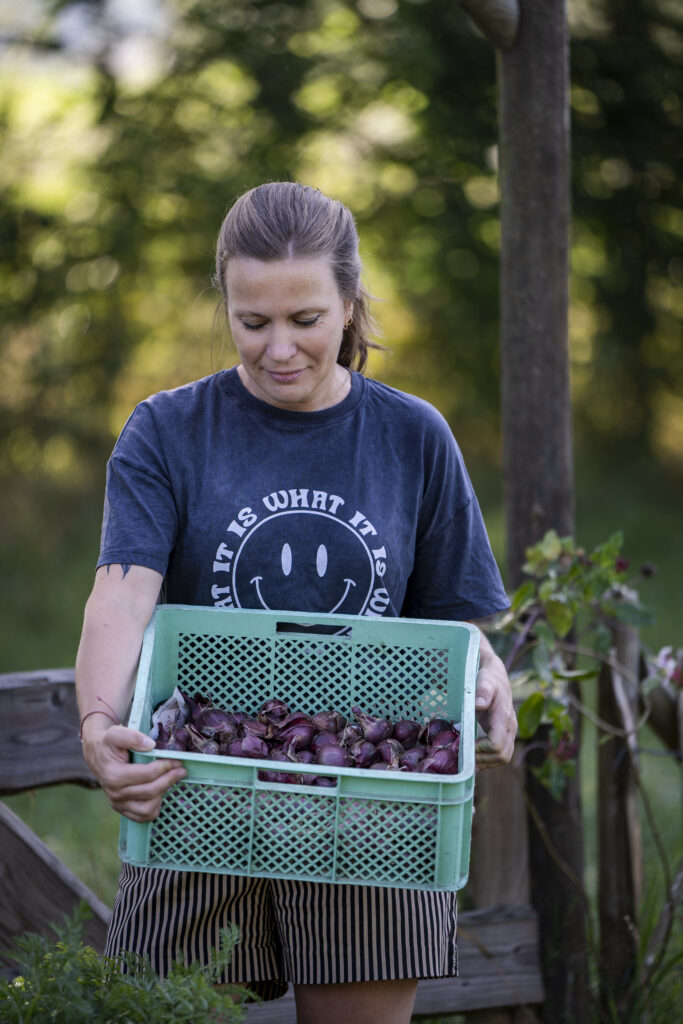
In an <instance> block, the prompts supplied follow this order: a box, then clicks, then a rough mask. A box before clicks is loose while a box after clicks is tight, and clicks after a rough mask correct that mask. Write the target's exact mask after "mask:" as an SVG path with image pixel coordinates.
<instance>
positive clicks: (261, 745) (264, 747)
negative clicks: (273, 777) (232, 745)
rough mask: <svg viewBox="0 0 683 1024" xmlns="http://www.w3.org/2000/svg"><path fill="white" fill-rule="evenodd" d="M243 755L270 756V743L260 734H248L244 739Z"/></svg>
mask: <svg viewBox="0 0 683 1024" xmlns="http://www.w3.org/2000/svg"><path fill="white" fill-rule="evenodd" d="M242 757H261V758H266V757H268V744H267V743H266V741H265V740H262V739H261V738H260V736H251V735H249V734H247V735H246V736H245V737H244V739H243V740H242Z"/></svg>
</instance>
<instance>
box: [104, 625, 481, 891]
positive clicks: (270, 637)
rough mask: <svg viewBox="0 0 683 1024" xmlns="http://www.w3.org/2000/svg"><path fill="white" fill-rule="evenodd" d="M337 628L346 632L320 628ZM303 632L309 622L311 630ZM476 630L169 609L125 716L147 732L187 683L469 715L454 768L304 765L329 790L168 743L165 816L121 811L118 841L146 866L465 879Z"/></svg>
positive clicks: (371, 707) (259, 698) (305, 702)
mask: <svg viewBox="0 0 683 1024" xmlns="http://www.w3.org/2000/svg"><path fill="white" fill-rule="evenodd" d="M316 626H318V627H319V628H320V630H322V629H325V630H328V631H329V629H330V627H335V628H336V629H338V630H341V629H345V630H347V632H346V635H330V633H329V632H326V633H324V634H323V633H321V632H312V631H311V630H314V629H315V627H316ZM306 630H309V632H307V631H306ZM478 662H479V632H478V630H477V628H476V627H475V626H472V625H470V624H469V623H459V622H441V621H433V620H426V619H370V618H367V619H366V618H361V617H356V616H343V615H326V616H324V626H323V625H321V616H320V615H311V614H304V613H301V612H296V613H291V612H265V611H246V610H239V611H225V610H221V609H215V608H202V607H190V606H183V605H163V606H160V607H159V608H158V609H157V610H156V612H155V614H154V616H153V618H152V621H151V622H150V624H149V626H148V627H147V631H146V633H145V638H144V642H143V648H142V654H141V659H140V666H139V672H138V678H137V684H136V689H135V696H134V700H133V705H132V709H131V714H130V719H129V723H128V724H129V725H130V726H131V727H132V728H135V729H140V730H141V731H142V732H145V733H146V732H149V729H150V725H151V715H152V710H153V709H154V707H155V706H156V705H157V704H158V703H159V702H160V701H162V700H164V699H166V698H167V697H168V696H170V694H171V693H172V692H173V689H174V687H175V686H176V685H178V686H179V687H180V688H181V690H183V691H184V692H189V693H190V694H194V693H195V692H197V691H200V692H201V693H203V694H205V695H206V696H209V697H211V698H212V700H213V702H214V703H215V704H216V705H217V706H220V707H223V708H226V709H228V710H231V709H234V710H236V709H239V710H243V711H248V712H250V713H251V714H255V713H256V712H257V711H258V709H259V708H260V707H261V705H262V704H263V703H264V702H265V701H266V700H268V699H269V698H271V697H279V698H281V699H282V700H284V701H285V702H286V703H287V704H288V705H289V706H290V708H291V709H292V710H298V711H305V712H307V713H310V714H314V713H315V712H317V711H321V710H331V709H334V710H337V711H340V712H341V713H342V714H344V715H347V716H351V708H352V707H353V706H354V705H359V706H360V707H361V708H362V709H363V710H364V711H367V712H368V713H369V714H372V715H375V716H380V715H381V716H387V717H389V718H390V719H392V720H394V721H396V720H398V719H401V718H412V719H415V720H422V721H425V720H427V719H428V718H431V717H433V716H434V715H438V716H440V717H444V718H448V719H452V720H454V721H459V722H460V723H461V738H460V752H459V762H458V769H459V770H458V773H457V774H456V775H431V774H420V773H404V772H386V771H384V772H377V771H373V770H372V769H359V768H331V767H323V766H321V765H303V764H302V765H297V767H296V771H297V773H308V772H311V773H313V774H315V775H328V776H332V777H333V778H334V779H335V780H336V785H334V786H333V787H324V788H323V787H317V786H315V787H314V786H301V785H292V784H278V783H272V782H262V781H260V780H259V778H258V773H259V770H263V769H269V770H272V769H274V768H277V765H276V764H274V763H273V762H271V761H264V760H247V759H243V758H232V757H221V756H210V755H208V756H207V755H203V754H194V753H187V754H186V753H177V752H171V751H164V750H160V751H152V752H151V754H140V753H135V754H134V755H133V756H134V760H135V761H138V762H148V761H151V760H154V759H156V758H163V757H167V758H172V759H174V760H179V761H182V762H183V763H184V765H185V767H186V769H187V772H188V774H187V777H186V778H185V779H183V780H182V781H181V782H178V783H176V785H175V786H173V787H172V788H171V789H170V790H169V791H168V792H167V793H166V795H165V796H164V798H163V801H162V805H161V813H160V814H159V817H158V818H157V819H156V820H155V821H152V822H146V823H144V824H139V823H136V822H132V821H130V820H129V819H127V818H122V819H121V833H120V844H119V853H120V856H121V859H122V860H124V861H128V862H129V863H132V864H136V865H143V866H147V867H158V868H172V869H176V870H181V871H183V870H184V871H204V872H216V873H226V874H233V875H251V876H264V877H268V878H297V879H301V880H310V881H325V882H339V883H341V882H344V883H354V884H364V885H380V886H397V887H400V888H410V889H433V890H455V889H460V888H462V886H463V885H464V884H465V882H466V881H467V874H468V868H469V851H470V834H471V820H472V799H473V794H474V741H475V729H476V726H475V714H474V691H475V683H476V675H477V668H478Z"/></svg>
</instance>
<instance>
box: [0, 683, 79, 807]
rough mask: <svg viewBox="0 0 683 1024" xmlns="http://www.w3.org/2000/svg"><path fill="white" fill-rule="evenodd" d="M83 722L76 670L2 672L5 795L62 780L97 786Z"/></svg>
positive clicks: (0, 791)
mask: <svg viewBox="0 0 683 1024" xmlns="http://www.w3.org/2000/svg"><path fill="white" fill-rule="evenodd" d="M78 725H79V717H78V708H77V706H76V689H75V684H74V670H73V669H71V668H65V669H47V670H45V671H40V672H21V673H12V674H7V675H0V750H2V754H3V756H2V759H1V760H0V795H7V794H9V793H20V792H21V791H22V790H25V789H35V788H37V787H39V786H49V785H53V784H55V783H61V782H75V783H78V784H80V785H84V786H93V787H94V786H96V785H97V783H96V780H95V777H94V776H93V774H92V772H91V771H90V769H89V768H88V766H87V765H86V763H85V761H84V760H83V753H82V750H81V743H80V740H79V738H78Z"/></svg>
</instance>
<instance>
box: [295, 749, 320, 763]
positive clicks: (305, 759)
mask: <svg viewBox="0 0 683 1024" xmlns="http://www.w3.org/2000/svg"><path fill="white" fill-rule="evenodd" d="M293 760H294V761H298V762H299V764H313V762H314V761H315V754H314V753H313V751H312V750H297V751H296V753H295V754H294V758H293Z"/></svg>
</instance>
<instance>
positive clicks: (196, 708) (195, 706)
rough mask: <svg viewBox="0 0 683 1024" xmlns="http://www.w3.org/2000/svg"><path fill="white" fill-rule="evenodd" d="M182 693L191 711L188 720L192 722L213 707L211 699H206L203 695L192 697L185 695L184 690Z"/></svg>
mask: <svg viewBox="0 0 683 1024" xmlns="http://www.w3.org/2000/svg"><path fill="white" fill-rule="evenodd" d="M180 693H181V694H182V696H183V698H184V700H185V703H186V704H187V707H188V711H189V715H188V718H189V720H190V721H191V722H193V721H194V720H195V718H196V717H197V715H198V714H199V712H200V711H202V710H203V709H204V708H208V707H210V706H211V698H210V697H205V696H204V695H203V694H202V693H195V695H194V697H190V696H189V694H187V693H183V691H182V690H181V691H180Z"/></svg>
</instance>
